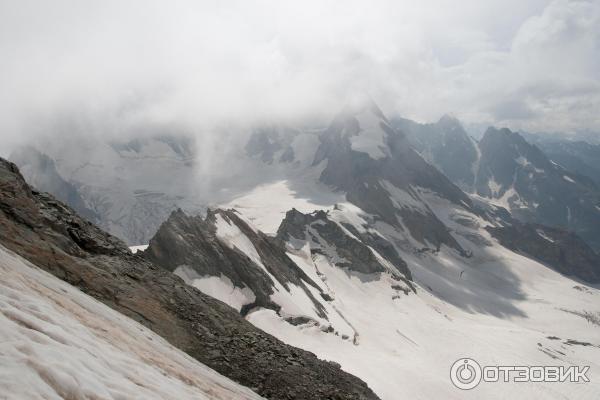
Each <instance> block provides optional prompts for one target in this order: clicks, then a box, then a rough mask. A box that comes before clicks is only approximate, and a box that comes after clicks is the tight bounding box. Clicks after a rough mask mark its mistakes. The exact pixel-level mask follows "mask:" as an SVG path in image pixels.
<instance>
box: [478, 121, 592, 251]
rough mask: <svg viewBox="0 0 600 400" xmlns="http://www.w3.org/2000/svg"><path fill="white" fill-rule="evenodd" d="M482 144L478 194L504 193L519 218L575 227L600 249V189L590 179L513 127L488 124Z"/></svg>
mask: <svg viewBox="0 0 600 400" xmlns="http://www.w3.org/2000/svg"><path fill="white" fill-rule="evenodd" d="M479 147H480V150H481V160H480V164H479V171H478V174H477V180H476V191H477V193H478V194H480V195H482V196H485V197H490V198H504V199H505V200H506V202H507V203H508V206H509V207H510V211H511V213H512V214H513V215H514V216H515V217H517V218H518V219H520V220H523V221H526V222H534V223H539V224H543V225H548V226H553V227H558V228H564V229H568V230H571V231H574V232H576V233H577V234H578V235H579V236H581V237H582V238H583V239H584V240H585V241H586V242H587V243H588V244H589V245H590V246H591V247H592V248H594V249H596V250H598V249H600V206H599V204H600V190H599V189H598V187H597V186H596V185H595V183H594V182H593V181H592V180H591V179H589V178H587V177H585V176H582V175H579V174H577V173H574V172H571V171H567V170H565V169H564V168H562V167H561V166H559V165H557V164H555V163H553V162H551V161H550V160H549V159H548V157H546V155H545V154H544V153H543V152H542V151H541V150H540V149H538V148H537V147H536V146H534V145H531V144H529V143H528V142H526V141H525V140H524V139H523V138H522V137H521V136H520V135H519V134H518V133H514V132H511V131H510V130H508V129H501V130H497V129H493V128H490V129H488V131H487V132H486V133H485V135H484V137H483V139H482V140H481V142H480V144H479Z"/></svg>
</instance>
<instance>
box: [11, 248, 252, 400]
mask: <svg viewBox="0 0 600 400" xmlns="http://www.w3.org/2000/svg"><path fill="white" fill-rule="evenodd" d="M0 276H2V279H0V360H2V361H1V363H0V370H1V372H0V393H2V395H0V397H5V396H6V398H12V399H33V398H44V399H57V400H58V399H62V398H70V399H107V400H108V399H151V400H159V399H201V400H202V399H204V400H208V399H222V400H225V399H227V400H232V399H260V398H261V397H259V396H258V395H257V394H255V393H253V392H252V391H250V390H249V389H247V388H244V387H242V386H240V385H238V384H236V383H234V382H232V381H231V380H229V379H227V378H225V377H223V376H222V375H219V374H218V373H216V372H215V371H213V370H212V369H210V368H208V367H207V366H205V365H203V364H201V363H199V362H197V361H196V360H194V359H192V358H191V357H189V356H188V355H187V354H185V353H183V352H181V351H180V350H178V349H176V348H174V347H173V346H171V345H170V344H169V343H168V342H167V341H166V340H164V339H163V338H161V337H160V336H158V335H156V334H155V333H154V332H152V331H150V330H149V329H146V328H145V327H144V326H142V325H140V324H139V323H137V322H135V321H133V320H131V319H129V318H127V317H125V316H124V315H122V314H119V313H118V312H116V311H114V310H112V309H110V308H109V307H107V306H106V305H104V304H102V303H100V302H98V301H96V300H95V299H93V298H91V297H89V296H87V295H85V294H84V293H82V292H81V291H79V290H78V289H76V288H74V287H72V286H70V285H68V284H67V283H65V282H62V281H60V280H58V279H57V278H55V277H54V276H52V275H50V274H48V273H46V272H44V271H41V270H39V269H38V268H36V267H33V266H31V264H29V263H28V262H26V261H25V260H23V259H22V258H20V257H18V256H15V255H13V254H11V253H9V252H8V251H6V250H5V249H4V248H3V247H1V246H0Z"/></svg>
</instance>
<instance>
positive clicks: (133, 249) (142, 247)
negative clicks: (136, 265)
mask: <svg viewBox="0 0 600 400" xmlns="http://www.w3.org/2000/svg"><path fill="white" fill-rule="evenodd" d="M147 248H148V245H147V244H140V245H138V246H129V250H131V252H132V253H133V254H135V253H137V252H138V251H144V250H146V249H147Z"/></svg>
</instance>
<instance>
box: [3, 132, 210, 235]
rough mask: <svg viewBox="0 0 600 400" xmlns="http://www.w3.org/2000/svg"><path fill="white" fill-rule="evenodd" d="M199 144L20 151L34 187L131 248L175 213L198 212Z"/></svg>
mask: <svg viewBox="0 0 600 400" xmlns="http://www.w3.org/2000/svg"><path fill="white" fill-rule="evenodd" d="M195 155H196V152H195V151H194V142H193V140H192V139H190V138H188V136H184V135H166V134H161V135H155V136H149V137H146V136H144V137H142V138H134V139H128V140H105V139H101V138H99V137H95V136H85V135H81V136H80V135H77V136H74V137H73V138H72V139H71V140H66V141H64V142H61V143H56V142H55V141H53V140H42V141H41V143H39V144H38V145H37V146H36V147H33V146H28V147H24V148H21V149H17V150H16V151H15V152H14V153H13V154H12V155H11V160H12V161H13V162H15V163H16V164H17V165H19V167H20V168H21V169H22V171H23V174H24V175H25V176H26V177H27V180H28V181H29V182H31V184H32V185H35V186H36V187H39V188H40V190H45V191H48V192H51V193H52V194H54V195H55V196H57V197H58V198H59V199H61V200H64V201H66V202H67V203H68V204H69V205H71V206H72V207H73V208H75V209H76V210H77V211H78V212H79V213H80V214H81V215H83V216H85V217H86V218H88V219H89V220H90V221H92V222H95V223H97V224H98V225H99V226H100V227H101V228H103V229H105V230H107V231H109V232H111V233H113V234H114V235H117V236H118V237H121V238H123V239H124V240H126V241H127V242H128V243H130V244H141V243H147V242H148V239H149V238H150V237H151V236H152V235H153V234H154V232H156V229H157V228H158V225H159V224H160V223H161V222H162V221H163V220H165V219H166V218H167V217H168V216H169V214H170V213H171V211H172V210H174V209H177V208H184V209H186V210H189V211H194V212H196V211H198V210H200V209H201V207H200V205H199V204H198V203H197V202H195V201H194V200H193V199H194V198H195V190H196V189H197V188H196V187H194V186H190V185H189V184H188V183H189V182H193V181H195V175H196V169H195V168H194V165H195Z"/></svg>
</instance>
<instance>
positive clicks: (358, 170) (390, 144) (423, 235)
mask: <svg viewBox="0 0 600 400" xmlns="http://www.w3.org/2000/svg"><path fill="white" fill-rule="evenodd" d="M323 161H326V166H325V168H324V170H323V172H322V174H321V176H320V180H321V181H322V182H324V183H326V184H328V185H331V186H333V187H336V188H338V189H340V190H343V191H345V192H346V198H347V199H348V201H350V202H351V203H353V204H355V205H357V206H358V207H360V208H361V209H362V210H364V211H365V212H367V213H369V214H372V215H376V216H378V217H379V218H380V219H381V220H382V221H384V222H386V223H387V224H389V225H392V226H393V227H395V228H398V229H400V230H404V229H405V228H407V229H408V231H409V232H408V233H409V234H410V235H411V236H412V237H413V238H414V239H416V240H417V241H418V242H420V243H422V244H423V246H424V247H429V246H433V249H432V250H439V249H440V247H441V245H446V246H448V247H451V248H454V249H456V250H457V251H459V252H460V253H461V254H466V253H465V252H464V250H463V249H462V248H461V246H460V245H459V244H458V242H457V241H456V239H455V238H454V237H453V236H452V235H451V234H450V232H449V230H448V229H447V228H446V226H444V224H443V223H442V222H441V221H440V220H439V219H438V218H437V217H436V215H435V214H434V213H433V212H432V210H431V209H430V208H429V206H428V205H427V203H426V202H425V201H424V200H423V199H422V198H421V197H420V195H419V193H418V191H419V190H427V191H431V192H433V193H435V194H437V195H438V196H440V197H442V198H444V199H447V200H448V201H450V202H452V203H455V204H457V205H460V206H461V207H466V208H470V207H471V200H470V199H469V197H468V196H467V195H466V194H465V193H464V192H462V191H461V190H460V189H459V188H458V187H457V186H455V185H454V184H453V183H452V182H450V181H449V180H448V178H446V177H445V176H444V175H443V174H442V173H441V172H439V171H438V170H437V169H436V168H435V167H434V166H432V165H431V164H429V163H427V162H426V161H425V160H424V159H423V158H422V157H421V156H420V155H419V154H418V153H417V152H416V151H415V150H414V149H413V148H412V147H411V145H410V143H409V142H408V140H407V139H406V137H405V136H404V135H403V134H402V133H401V132H398V131H396V130H395V129H394V128H392V126H391V125H390V123H389V121H388V120H387V119H386V117H385V116H384V115H383V113H382V112H381V110H380V109H379V108H378V107H377V106H376V105H375V104H374V103H373V102H372V101H368V102H366V103H365V104H363V105H361V106H360V107H357V108H356V107H355V108H347V109H345V110H343V111H342V112H341V113H340V114H339V115H338V116H337V117H336V118H335V119H334V120H333V122H332V123H331V125H330V126H329V128H328V129H327V130H326V131H325V132H324V133H323V134H322V135H321V145H320V147H319V149H318V151H317V154H316V156H315V161H314V164H315V165H317V164H320V163H321V162H323Z"/></svg>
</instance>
